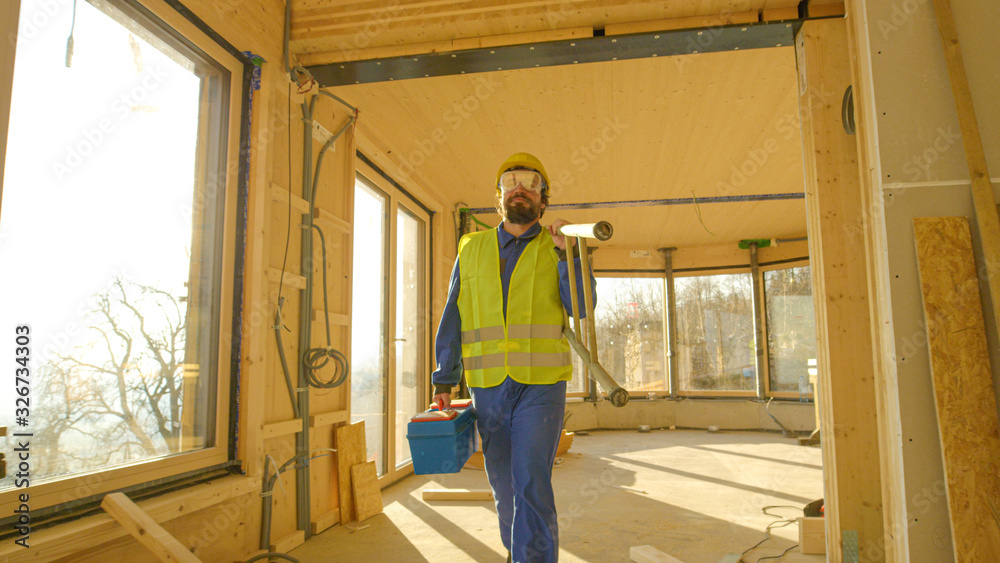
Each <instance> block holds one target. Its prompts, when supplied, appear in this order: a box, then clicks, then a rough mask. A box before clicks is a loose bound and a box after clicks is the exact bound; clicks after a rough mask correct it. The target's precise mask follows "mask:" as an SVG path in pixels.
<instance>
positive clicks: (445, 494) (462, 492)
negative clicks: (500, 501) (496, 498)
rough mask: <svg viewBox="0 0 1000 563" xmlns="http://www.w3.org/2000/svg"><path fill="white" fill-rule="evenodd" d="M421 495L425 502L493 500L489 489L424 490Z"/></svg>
mask: <svg viewBox="0 0 1000 563" xmlns="http://www.w3.org/2000/svg"><path fill="white" fill-rule="evenodd" d="M420 495H421V498H423V499H424V500H493V491H491V490H489V489H424V490H423V492H421V493H420Z"/></svg>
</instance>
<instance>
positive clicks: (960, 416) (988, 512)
mask: <svg viewBox="0 0 1000 563" xmlns="http://www.w3.org/2000/svg"><path fill="white" fill-rule="evenodd" d="M913 231H914V239H915V242H916V250H917V263H918V267H919V269H920V287H921V293H922V295H923V304H924V317H925V319H926V323H927V337H928V344H929V347H930V354H931V375H932V376H933V378H934V398H935V405H936V407H937V416H938V429H939V431H940V434H941V446H942V454H943V456H944V466H945V476H946V478H947V483H948V504H949V506H950V509H951V519H950V520H951V533H952V539H953V545H954V551H955V558H956V560H957V561H994V560H997V559H1000V512H998V510H1000V506H998V503H1000V466H998V465H1000V421H998V420H997V404H996V400H995V398H994V396H993V377H992V373H991V371H990V359H989V351H988V350H987V347H986V327H985V324H984V322H983V305H982V301H981V300H980V295H979V276H978V275H977V271H976V260H975V257H974V256H973V252H972V237H971V234H970V232H969V221H968V219H967V218H965V217H926V218H917V219H914V220H913Z"/></svg>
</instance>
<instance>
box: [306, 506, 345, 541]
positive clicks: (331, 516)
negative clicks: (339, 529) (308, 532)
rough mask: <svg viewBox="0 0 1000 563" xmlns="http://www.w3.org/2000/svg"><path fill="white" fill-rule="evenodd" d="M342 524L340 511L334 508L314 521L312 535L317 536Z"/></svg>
mask: <svg viewBox="0 0 1000 563" xmlns="http://www.w3.org/2000/svg"><path fill="white" fill-rule="evenodd" d="M339 522H340V509H339V508H334V509H333V510H331V511H329V512H327V513H326V514H324V515H322V516H320V517H319V518H316V519H315V520H313V521H312V533H313V535H316V534H318V533H320V532H322V531H324V530H326V529H327V528H329V527H331V526H333V525H334V524H337V523H339Z"/></svg>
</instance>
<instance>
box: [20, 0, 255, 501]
mask: <svg viewBox="0 0 1000 563" xmlns="http://www.w3.org/2000/svg"><path fill="white" fill-rule="evenodd" d="M48 4H51V3H46V2H42V1H33V0H26V1H24V2H23V3H22V7H21V13H20V21H21V26H20V32H21V33H20V35H19V42H18V46H17V59H16V66H15V75H14V86H13V92H12V108H11V115H10V130H9V138H8V143H7V147H6V151H7V153H6V167H5V170H4V177H3V190H2V198H3V200H2V215H0V271H3V272H4V275H3V276H2V277H0V296H2V298H3V306H2V307H0V330H2V331H4V332H5V333H7V334H9V335H10V336H9V339H10V340H11V341H13V338H14V337H13V334H14V332H13V331H14V329H15V327H16V326H21V325H26V326H28V327H29V330H30V339H31V341H30V346H29V348H30V365H29V368H30V377H28V381H30V389H31V391H30V400H27V401H24V402H23V403H21V404H15V402H14V399H13V398H10V399H9V400H4V401H2V402H0V424H3V425H5V426H8V427H12V428H15V429H17V430H20V431H29V432H31V434H32V437H31V440H30V443H31V481H30V483H31V486H32V487H33V490H34V492H33V493H32V495H31V498H32V500H33V501H34V502H33V504H32V507H33V508H41V507H43V506H45V505H52V504H56V503H59V502H65V501H67V500H73V499H76V498H79V497H88V496H92V495H96V494H99V493H101V492H102V491H106V490H112V489H115V488H121V487H125V486H130V485H132V484H136V483H141V482H143V481H145V480H151V479H152V478H160V477H163V476H165V475H172V474H179V473H183V472H186V471H190V470H194V469H198V468H204V467H207V466H210V465H212V464H218V463H222V462H225V461H226V460H227V459H228V451H229V448H228V445H229V444H228V439H227V437H228V436H229V434H230V432H229V429H228V423H227V420H228V416H227V413H228V410H227V409H228V404H229V396H228V395H229V391H228V389H229V378H228V374H229V370H230V365H229V356H230V351H229V345H230V342H231V338H230V336H229V335H230V331H231V327H232V308H231V303H232V289H231V287H232V280H233V264H234V262H233V251H232V248H233V247H235V244H234V240H233V239H234V234H235V213H234V211H235V209H234V208H235V193H236V187H235V186H236V179H237V178H236V177H237V173H236V172H237V170H238V165H237V164H236V163H237V162H238V160H237V158H236V155H237V149H236V147H237V144H238V141H239V139H238V132H239V129H238V127H239V121H240V119H239V112H240V109H241V104H240V92H239V85H240V81H241V79H242V64H241V63H239V62H238V61H237V60H236V59H234V58H232V57H231V56H230V55H229V54H228V53H227V52H226V51H224V50H222V49H221V48H220V47H219V46H218V45H216V44H214V43H211V42H210V41H208V40H207V39H206V38H204V37H195V38H183V39H182V38H180V37H179V36H177V35H176V34H175V32H173V31H171V30H170V29H169V28H168V27H167V26H166V24H164V23H163V22H162V21H160V20H158V19H156V18H155V17H154V16H152V15H150V14H148V13H147V12H145V11H144V10H142V9H141V8H136V7H133V6H131V5H129V4H126V3H124V2H122V3H107V2H102V3H100V4H99V5H100V9H98V8H95V7H94V5H92V4H91V3H88V2H80V3H79V4H78V5H77V7H76V19H75V28H74V32H73V37H74V43H75V46H74V49H73V54H72V58H71V59H70V58H68V57H67V54H66V44H67V40H66V33H67V31H68V30H69V29H70V18H71V17H72V10H61V11H57V12H55V13H54V14H53V13H52V12H49V11H48V9H49V6H48ZM38 14H47V15H48V17H47V18H45V19H46V21H47V22H48V25H46V26H44V27H42V28H39V27H38V25H37V22H38V21H39V19H38V18H33V17H32V16H33V15H36V16H37V15H38ZM168 16H169V17H171V18H177V14H170V15H168ZM193 42H194V43H193ZM195 43H197V44H198V47H196V46H195ZM202 49H205V50H202ZM218 61H223V62H218ZM40 77H44V79H40ZM0 117H4V118H5V117H6V116H0ZM2 349H3V352H2V355H0V360H2V365H8V366H9V365H13V364H14V359H13V357H12V354H13V353H14V349H13V348H12V347H10V346H6V347H3V348H2ZM5 396H7V397H10V394H5ZM16 408H20V409H22V410H17V411H16V410H15V409H16ZM8 439H10V438H8ZM140 463H143V464H146V465H141V466H138V467H137V465H136V464H140ZM126 465H128V466H129V467H128V469H127V471H126V470H125V469H124V468H123V469H121V470H118V469H116V468H122V467H123V466H126ZM145 467H148V470H147V469H144V468H145ZM164 468H169V469H168V470H166V471H164ZM80 474H87V475H89V476H88V477H85V478H84V477H80V478H78V479H77V477H76V476H78V475H80ZM67 477H73V478H74V479H77V480H76V481H75V482H68V483H67V484H65V485H55V484H53V485H51V486H50V485H46V483H55V482H57V481H60V480H65V479H66V478H67ZM80 483H86V486H80ZM13 487H14V483H13V482H12V480H11V478H10V477H7V478H6V479H4V480H2V481H0V490H3V491H4V494H3V497H2V498H3V507H4V508H5V509H6V507H7V505H8V503H9V502H10V499H13V495H14V493H16V492H17V491H16V489H14V488H13ZM39 487H41V488H39ZM10 513H11V512H10V511H6V512H5V514H10Z"/></svg>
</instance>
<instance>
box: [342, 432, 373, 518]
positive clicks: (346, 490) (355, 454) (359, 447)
mask: <svg viewBox="0 0 1000 563" xmlns="http://www.w3.org/2000/svg"><path fill="white" fill-rule="evenodd" d="M336 437H337V440H336V442H337V445H336V448H337V483H338V490H339V492H340V523H341V524H347V523H348V522H350V521H352V520H355V519H357V513H356V511H355V508H354V493H353V491H352V490H351V467H353V466H355V465H357V464H359V463H362V462H364V461H365V451H366V449H365V421H363V420H362V421H360V422H356V423H354V424H347V425H344V426H338V427H337V430H336Z"/></svg>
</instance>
